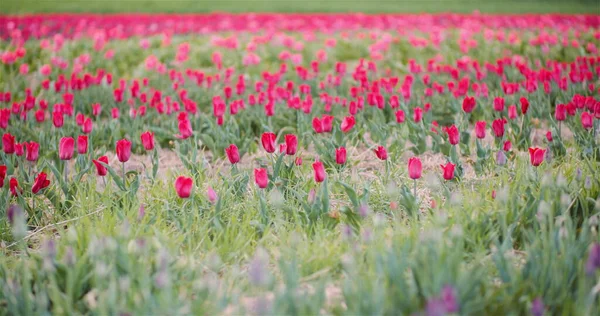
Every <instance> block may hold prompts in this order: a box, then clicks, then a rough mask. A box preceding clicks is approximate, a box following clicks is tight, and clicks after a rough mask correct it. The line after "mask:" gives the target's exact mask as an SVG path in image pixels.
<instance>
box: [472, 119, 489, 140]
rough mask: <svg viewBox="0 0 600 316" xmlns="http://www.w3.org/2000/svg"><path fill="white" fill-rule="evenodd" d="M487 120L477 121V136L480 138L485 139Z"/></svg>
mask: <svg viewBox="0 0 600 316" xmlns="http://www.w3.org/2000/svg"><path fill="white" fill-rule="evenodd" d="M486 124H487V123H486V122H485V121H478V122H476V123H475V136H477V138H479V139H484V138H485V126H486Z"/></svg>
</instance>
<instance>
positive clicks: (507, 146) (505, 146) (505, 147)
mask: <svg viewBox="0 0 600 316" xmlns="http://www.w3.org/2000/svg"><path fill="white" fill-rule="evenodd" d="M502 149H503V150H504V151H510V150H511V149H512V143H511V142H510V140H507V141H505V142H504V144H503V145H502Z"/></svg>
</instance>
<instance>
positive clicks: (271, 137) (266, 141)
mask: <svg viewBox="0 0 600 316" xmlns="http://www.w3.org/2000/svg"><path fill="white" fill-rule="evenodd" d="M276 137H277V136H275V133H269V132H267V133H263V134H262V136H261V138H260V140H261V142H262V146H263V148H264V149H265V151H266V152H268V153H269V154H272V153H274V152H275V138H276Z"/></svg>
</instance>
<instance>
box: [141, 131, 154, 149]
mask: <svg viewBox="0 0 600 316" xmlns="http://www.w3.org/2000/svg"><path fill="white" fill-rule="evenodd" d="M140 140H141V141H142V146H144V149H146V150H153V149H154V133H152V132H143V133H142V134H141V135H140Z"/></svg>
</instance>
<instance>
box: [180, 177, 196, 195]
mask: <svg viewBox="0 0 600 316" xmlns="http://www.w3.org/2000/svg"><path fill="white" fill-rule="evenodd" d="M193 186H194V180H192V178H188V177H185V176H179V177H178V178H177V180H175V192H176V193H177V195H178V196H179V197H180V198H182V199H187V198H189V197H190V195H192V187H193Z"/></svg>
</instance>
